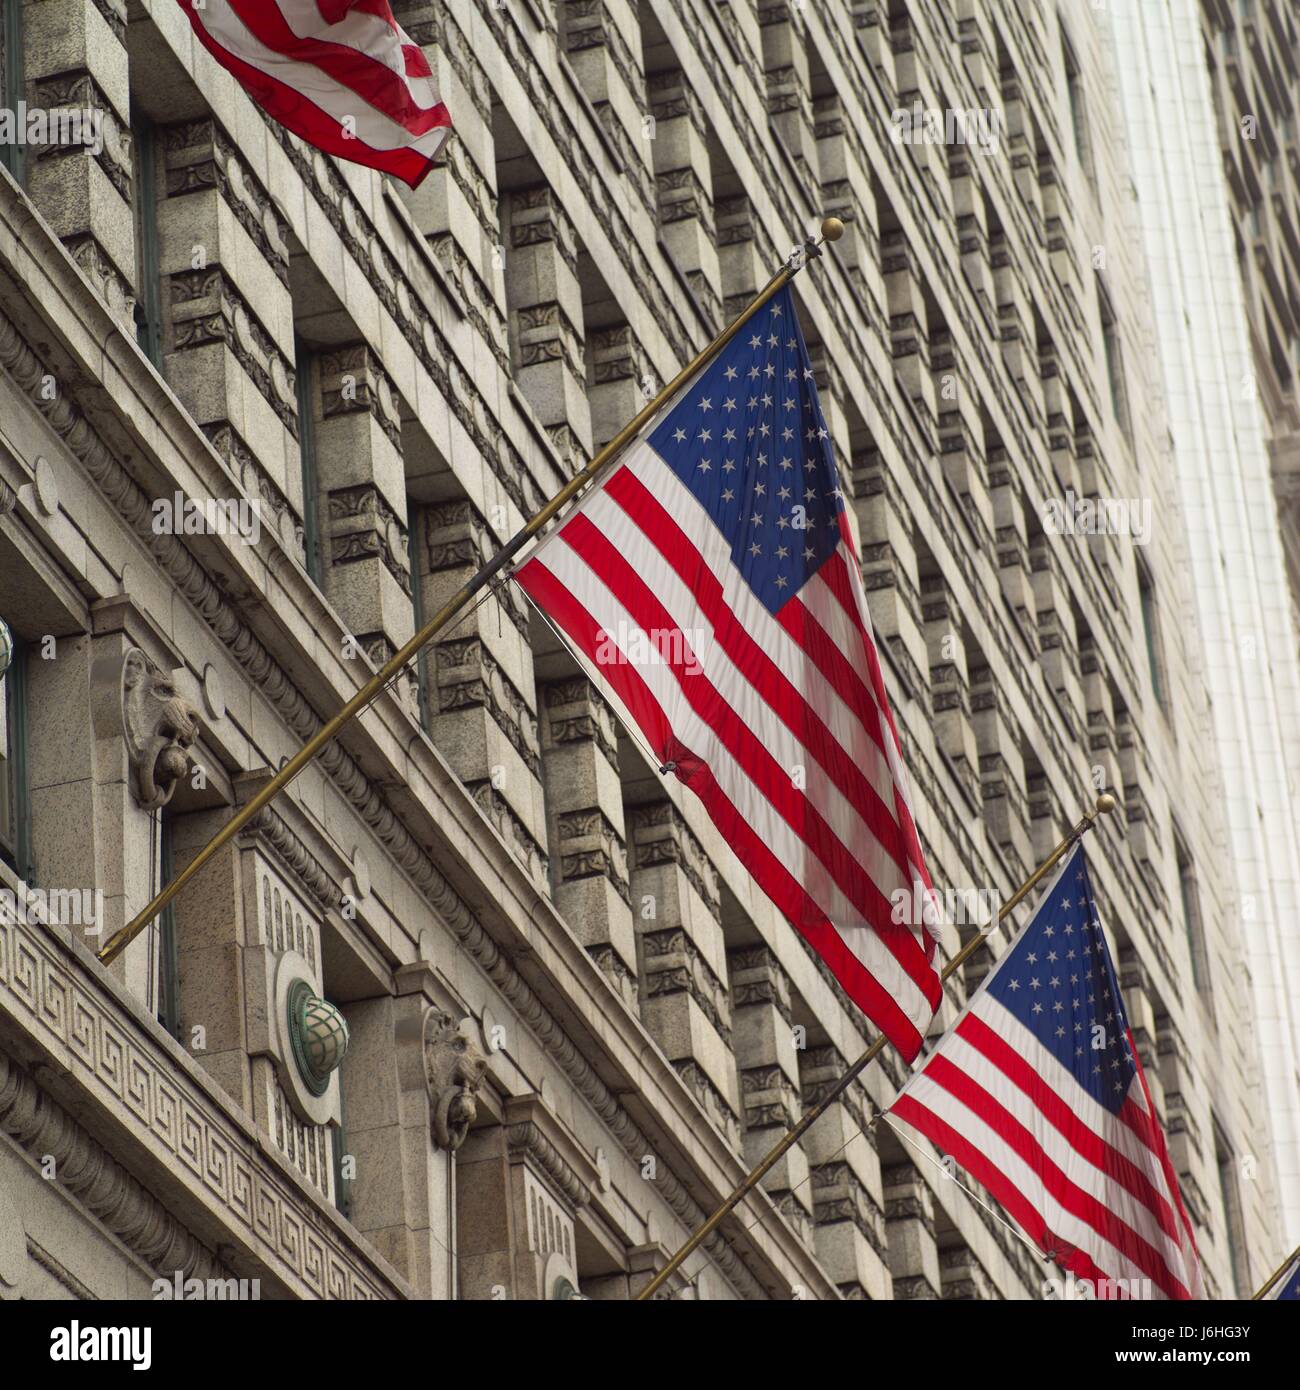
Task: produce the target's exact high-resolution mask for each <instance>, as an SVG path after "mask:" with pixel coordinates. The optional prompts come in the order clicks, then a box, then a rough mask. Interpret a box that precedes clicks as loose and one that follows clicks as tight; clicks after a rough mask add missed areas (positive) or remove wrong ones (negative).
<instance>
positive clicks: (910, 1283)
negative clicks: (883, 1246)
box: [882, 1163, 943, 1299]
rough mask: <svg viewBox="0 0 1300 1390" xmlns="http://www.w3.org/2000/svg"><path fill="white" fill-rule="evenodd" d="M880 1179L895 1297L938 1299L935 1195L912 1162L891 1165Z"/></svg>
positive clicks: (941, 1278) (939, 1287)
mask: <svg viewBox="0 0 1300 1390" xmlns="http://www.w3.org/2000/svg"><path fill="white" fill-rule="evenodd" d="M882 1178H883V1181H884V1188H885V1229H886V1232H887V1235H888V1239H889V1271H890V1274H891V1275H892V1276H893V1282H894V1297H895V1298H900V1299H903V1298H905V1299H937V1298H939V1297H940V1291H941V1289H942V1287H943V1276H942V1274H941V1272H940V1267H939V1250H938V1246H937V1245H936V1243H935V1233H934V1196H933V1194H932V1193H931V1191H930V1189H929V1187H928V1186H926V1184H925V1182H924V1180H923V1179H922V1178H921V1175H920V1174H919V1173H918V1172H917V1171H916V1169H915V1168H914V1167H913V1165H912V1164H911V1163H895V1164H891V1165H890V1166H889V1167H888V1168H886V1169H885V1170H884V1172H883V1174H882Z"/></svg>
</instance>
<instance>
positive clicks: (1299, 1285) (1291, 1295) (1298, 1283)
mask: <svg viewBox="0 0 1300 1390" xmlns="http://www.w3.org/2000/svg"><path fill="white" fill-rule="evenodd" d="M1268 1296H1269V1298H1270V1299H1278V1300H1279V1301H1281V1302H1283V1303H1300V1257H1297V1258H1296V1259H1294V1260H1292V1261H1291V1263H1290V1265H1288V1266H1287V1271H1286V1273H1285V1274H1284V1275H1283V1276H1282V1277H1281V1278H1280V1279H1279V1280H1278V1281H1277V1284H1276V1286H1275V1287H1274V1288H1273V1289H1272V1290H1270V1292H1269V1295H1268Z"/></svg>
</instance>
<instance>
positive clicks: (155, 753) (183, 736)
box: [121, 647, 200, 811]
mask: <svg viewBox="0 0 1300 1390" xmlns="http://www.w3.org/2000/svg"><path fill="white" fill-rule="evenodd" d="M121 690H122V730H123V734H124V735H125V738H126V746H127V751H128V752H129V754H130V758H131V769H132V771H133V773H134V786H135V794H136V797H137V799H138V800H139V802H140V804H141V806H143V807H144V808H145V809H146V810H149V811H152V810H155V809H156V808H158V807H160V806H165V805H166V804H167V803H168V802H169V801H170V800H171V796H172V792H174V791H175V790H176V783H177V782H179V781H180V779H181V778H182V777H184V776H185V774H186V773H187V772H188V771H189V766H190V751H189V750H190V749H191V748H192V747H193V746H194V740H195V739H196V738H198V736H199V728H200V724H199V711H198V710H197V709H195V708H194V706H193V705H192V704H190V702H189V701H188V700H186V699H183V698H182V697H181V696H180V695H178V694H177V693H176V685H175V682H174V681H173V680H172V678H171V676H169V675H168V674H167V673H166V672H165V671H163V670H162V669H161V668H160V667H159V666H158V665H157V664H156V663H155V662H153V661H151V660H150V658H149V657H148V656H146V655H145V653H144V652H142V651H141V650H140V648H139V647H132V648H130V650H128V651H127V653H126V656H125V658H124V659H123V661H122V687H121Z"/></svg>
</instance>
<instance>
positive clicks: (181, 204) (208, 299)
mask: <svg viewBox="0 0 1300 1390" xmlns="http://www.w3.org/2000/svg"><path fill="white" fill-rule="evenodd" d="M157 140H158V149H157V160H158V166H159V167H158V169H157V183H158V188H157V195H158V206H157V217H158V257H159V271H160V274H161V278H162V286H161V296H162V309H163V359H164V372H165V375H166V376H167V379H168V381H169V382H171V383H172V386H173V389H174V390H175V391H176V394H177V395H178V396H179V397H180V400H181V403H182V405H184V406H185V408H186V409H187V410H188V411H189V412H190V414H191V415H192V416H193V417H194V419H195V420H196V421H197V422H198V423H199V424H200V425H201V426H202V427H203V430H204V432H205V433H206V434H207V435H208V437H209V438H210V439H212V441H213V443H214V444H215V445H216V446H217V447H218V448H219V449H220V450H221V451H222V452H223V453H225V455H226V458H227V460H228V461H230V462H231V463H232V465H233V466H234V467H235V468H236V469H237V471H238V472H239V473H240V474H241V477H242V479H243V481H244V484H245V488H246V490H247V491H248V492H249V493H250V494H251V495H252V496H253V497H254V498H255V499H258V498H260V500H261V501H262V502H263V504H264V505H263V513H264V517H265V519H266V520H267V521H268V524H275V525H277V526H278V527H279V528H280V532H281V536H282V538H284V539H285V540H286V541H287V542H288V543H290V544H296V543H297V542H296V536H297V531H298V529H299V528H300V527H301V525H302V512H303V496H302V467H301V456H300V454H299V450H298V406H297V399H296V394H295V392H296V370H295V365H294V341H293V326H294V325H293V300H292V298H291V296H290V293H289V253H288V247H287V244H286V240H285V239H286V236H287V228H286V225H285V222H284V219H283V218H282V217H281V216H280V215H279V213H278V212H277V211H276V209H275V207H274V204H273V203H272V201H271V199H270V196H269V194H268V193H267V191H266V190H265V189H264V188H263V187H262V186H261V185H260V183H259V182H258V181H257V179H256V178H255V177H254V175H253V173H252V171H251V169H249V167H248V166H247V165H246V164H245V163H244V161H243V160H242V158H241V157H240V155H239V154H238V152H237V150H236V148H235V146H234V143H233V142H232V141H231V140H230V139H229V138H228V137H227V135H226V134H225V132H224V130H223V129H222V128H221V127H220V125H218V123H217V122H216V120H215V119H214V118H206V119H204V120H199V121H184V122H180V123H178V124H176V125H171V126H165V127H161V128H159V130H158V132H157ZM267 512H269V513H271V516H266V513H267Z"/></svg>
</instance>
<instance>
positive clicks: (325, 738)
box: [98, 217, 844, 965]
mask: <svg viewBox="0 0 1300 1390" xmlns="http://www.w3.org/2000/svg"><path fill="white" fill-rule="evenodd" d="M843 235H844V224H843V222H841V221H840V219H839V218H838V217H828V218H826V219H825V221H823V223H822V225H821V239H820V240H818V239H817V238H816V237H813V236H810V237H808V238H807V240H806V241H805V242H804V243H803V244H802V245H801V246H797V247H795V249H794V250H793V251H792V252H791V253H790V256H789V257H788V258H787V260H786V263H785V264H784V265H783V266H782V267H781V269H780V270H778V271H777V272H776V274H775V275H773V276H772V278H771V279H770V280H769V281H768V282H767V284H766V285H764V286H763V288H762V289H761V290H760V291H759V292H758V294H757V295H756V296H755V297H754V299H753V300H751V302H750V303H749V304H748V305H747V306H746V307H745V308H744V309H743V310H742V311H741V313H740V314H739V315H738V316H737V317H736V318H735V319H733V320H732V322H731V323H729V324H728V325H727V327H726V328H724V329H723V330H722V332H721V333H719V334H718V336H717V337H716V338H714V340H713V341H712V342H711V343H710V344H709V345H708V346H707V347H706V348H704V350H703V351H702V352H700V353H699V354H698V355H697V356H696V357H695V358H694V360H693V361H691V362H689V363H688V364H687V365H686V366H685V367H683V368H682V370H681V371H680V372H678V374H677V375H676V376H675V377H674V378H673V379H672V381H670V382H669V383H668V385H667V386H665V387H664V388H663V389H662V390H661V391H660V392H659V393H658V395H656V396H655V397H654V398H653V399H652V400H650V401H648V402H647V403H646V405H645V406H643V407H642V408H641V410H639V411H638V412H637V414H636V415H635V416H634V417H633V418H632V419H631V420H630V421H629V422H628V423H627V424H626V425H625V426H624V427H623V428H622V429H621V430H620V431H619V432H618V434H616V435H615V436H614V438H613V439H611V440H610V441H609V443H608V444H606V445H605V447H604V448H603V449H601V450H600V451H599V453H597V454H596V456H595V457H594V458H593V459H591V461H590V462H589V463H588V464H587V465H586V467H585V468H583V469H581V470H580V471H579V472H578V473H576V474H574V476H573V477H572V478H570V479H569V481H568V482H567V483H565V485H564V486H563V487H562V488H561V489H560V490H559V491H558V492H557V493H556V494H555V495H554V496H553V497H552V498H551V500H550V501H549V502H547V503H546V504H545V506H543V507H542V509H541V510H540V511H538V512H537V513H535V514H534V516H533V517H532V518H531V519H530V520H529V521H528V522H527V523H526V524H525V525H524V526H523V528H522V529H521V530H519V531H517V532H516V533H515V535H514V536H513V537H512V538H511V539H510V540H509V541H508V542H507V543H506V544H505V545H504V546H503V547H502V548H501V549H500V550H499V551H497V553H496V554H495V555H494V556H493V557H492V559H491V560H489V561H488V562H487V564H485V565H483V566H482V568H481V569H479V570H478V572H477V573H476V574H475V575H474V576H473V577H472V578H471V579H469V580H467V581H466V582H465V583H464V584H463V585H462V586H461V587H460V588H459V589H458V590H457V591H456V593H454V594H453V595H452V596H451V598H450V599H448V600H447V602H446V603H444V604H443V606H442V607H441V608H440V609H439V610H438V611H437V612H436V613H435V614H434V615H433V616H432V617H431V618H430V619H429V621H428V622H427V623H425V625H424V626H423V627H422V628H421V629H420V630H419V632H417V633H416V634H415V635H414V636H413V637H412V638H410V640H409V641H407V642H405V643H404V644H403V645H402V646H401V647H400V648H399V649H398V651H397V652H396V653H395V654H394V655H393V656H392V657H391V658H390V659H389V660H388V661H386V662H385V663H384V665H383V667H381V669H380V670H379V671H377V672H376V673H375V675H373V676H372V677H371V678H370V679H369V680H368V681H367V682H366V683H365V685H363V686H362V687H361V688H360V689H359V690H358V691H357V692H356V693H355V694H354V695H353V696H352V697H351V699H349V700H348V701H347V703H346V704H345V705H344V706H343V708H342V709H340V710H339V711H338V713H337V714H335V715H334V716H333V717H332V718H331V719H330V720H328V721H327V722H326V723H325V724H323V725H322V726H321V728H319V729H318V730H317V731H316V733H314V734H313V735H312V736H311V738H309V739H308V740H307V742H306V743H304V744H303V746H302V747H301V748H300V749H299V750H298V752H297V753H295V754H294V755H293V757H292V758H290V759H289V760H288V761H287V762H286V763H285V764H284V766H283V767H282V768H281V769H280V770H279V771H278V772H277V773H276V774H275V776H273V777H272V778H270V780H269V781H267V783H266V784H265V785H264V786H263V787H262V788H261V790H260V791H258V793H257V794H256V795H255V796H254V797H252V798H251V799H250V800H249V801H248V802H247V803H246V804H245V805H244V806H242V807H241V808H240V809H239V810H238V811H237V812H236V813H235V814H234V815H233V816H232V817H231V818H230V819H229V820H228V821H227V822H226V823H225V825H223V826H222V827H221V829H220V830H219V831H218V832H217V833H216V834H215V835H214V836H213V837H212V839H210V840H209V841H208V843H207V844H206V845H204V846H203V848H202V849H201V850H199V852H198V853H197V854H196V855H195V856H194V858H193V859H191V860H190V862H189V863H188V864H186V866H185V867H184V868H183V869H182V870H181V871H180V873H179V874H177V875H176V876H175V877H174V878H173V879H172V881H171V882H170V883H168V884H167V885H166V886H165V887H164V888H163V889H162V890H161V891H160V892H158V893H157V894H155V895H154V897H153V898H152V900H151V901H150V902H149V903H148V904H147V905H146V906H145V908H144V909H143V910H142V911H141V912H140V913H138V914H137V915H136V916H135V917H134V918H133V919H132V920H131V921H129V922H128V923H126V925H125V926H123V927H120V928H119V929H118V930H117V931H116V932H114V933H113V935H112V936H111V937H110V938H109V939H108V941H107V942H105V943H104V945H103V946H102V947H101V948H100V951H99V953H98V955H99V960H100V962H101V963H102V964H104V965H111V964H112V962H113V961H114V960H116V959H117V957H118V956H120V955H121V954H122V952H123V951H124V950H126V948H127V947H128V946H129V945H130V944H131V942H132V941H133V940H135V938H136V937H137V936H138V935H139V934H140V933H141V932H142V931H143V930H144V929H145V927H147V926H148V925H149V923H150V922H152V921H153V920H154V918H155V917H157V916H158V914H159V913H160V912H161V911H162V910H163V908H165V907H166V906H167V904H168V903H170V902H171V901H172V900H173V899H174V898H175V897H176V895H177V894H178V893H179V892H180V891H181V889H182V888H184V887H185V885H186V884H187V883H189V882H190V880H191V879H193V878H194V876H195V875H196V874H198V873H199V871H200V870H201V869H202V868H203V867H204V866H205V865H206V864H207V863H208V861H209V860H210V859H211V858H212V857H213V855H215V854H216V853H217V851H218V850H220V849H221V848H222V847H223V846H225V845H227V844H229V843H230V841H231V840H233V839H234V838H235V836H236V835H238V834H239V832H240V831H241V830H242V829H243V828H244V827H245V826H246V825H247V824H248V823H249V822H250V821H251V820H252V819H253V818H254V817H255V816H257V815H258V814H260V812H261V811H262V810H263V809H264V808H265V807H266V806H267V805H268V804H269V803H270V802H271V801H272V800H274V798H275V797H277V796H278V795H279V794H280V793H281V792H282V791H283V790H284V789H285V788H286V787H287V786H288V785H289V783H290V782H292V781H293V780H294V778H295V777H297V776H298V774H299V773H300V772H301V771H302V770H303V769H304V768H305V767H306V766H307V765H308V763H310V762H312V761H313V760H314V759H315V758H316V756H317V755H318V754H319V753H320V751H321V749H323V748H324V747H325V745H326V744H328V743H330V742H332V741H333V739H334V738H335V737H336V736H337V735H338V734H339V733H340V732H341V731H342V730H343V728H344V727H345V726H346V725H348V724H349V723H351V721H352V720H353V719H355V718H356V716H357V715H359V714H360V713H362V711H363V710H365V709H366V708H367V707H368V706H369V705H370V704H371V703H372V701H374V700H375V699H376V698H377V697H378V696H379V695H380V694H381V692H382V691H383V690H384V689H385V688H386V687H387V686H388V684H389V683H390V682H391V681H392V680H393V678H394V677H395V676H397V675H398V674H399V673H400V672H401V671H402V669H403V668H404V667H405V666H406V665H407V663H408V662H409V661H410V660H411V658H412V657H413V656H415V655H416V654H417V653H418V652H419V651H420V649H421V648H422V647H424V646H425V645H426V644H427V643H428V642H430V641H431V640H432V639H433V638H434V637H436V636H437V635H438V633H440V632H441V631H442V630H443V628H445V627H446V626H447V624H448V623H449V622H450V621H451V619H452V618H454V617H455V616H456V614H457V613H459V612H460V610H461V609H462V608H464V607H465V605H466V604H467V603H468V602H469V601H470V599H472V598H473V597H474V596H475V595H476V594H477V593H478V592H479V591H480V590H481V589H483V588H484V587H485V586H487V585H489V584H491V582H492V580H493V579H494V578H495V577H496V576H497V575H498V574H500V573H502V572H503V571H504V570H505V569H506V568H507V566H508V565H509V564H510V562H511V561H512V560H514V559H515V557H516V556H517V555H518V554H519V552H520V551H521V550H522V549H523V548H524V546H525V545H527V544H528V542H529V541H530V540H532V539H534V537H536V536H537V535H539V534H540V533H541V531H542V530H543V529H544V528H545V527H546V526H547V525H548V524H549V523H550V522H551V521H552V520H554V518H555V517H556V516H557V515H558V514H559V512H560V511H561V510H562V508H564V507H565V506H566V505H567V504H568V503H569V502H571V501H572V500H573V499H574V498H575V497H576V496H577V495H578V493H580V492H581V491H582V490H583V488H585V487H586V486H587V484H588V483H590V482H591V481H592V480H593V479H594V478H595V477H596V475H597V474H598V473H600V472H601V471H602V470H603V469H604V468H605V467H606V465H608V464H609V463H611V462H613V460H614V459H615V458H616V457H617V456H618V455H619V454H620V453H621V452H622V451H623V449H624V447H625V446H626V445H627V444H629V443H630V442H631V441H632V440H633V439H634V438H636V436H637V435H638V434H639V433H640V432H641V430H642V428H643V427H644V426H645V425H646V424H647V423H648V422H649V421H650V420H652V419H653V418H654V416H655V414H656V413H657V412H658V411H659V410H660V409H661V408H662V407H663V405H664V404H665V403H666V402H667V401H669V400H670V399H671V398H672V397H673V396H674V395H675V394H676V393H677V392H678V391H680V390H681V389H682V387H683V386H685V385H686V384H687V383H688V382H689V381H690V380H691V379H692V378H693V377H694V376H696V374H697V373H699V372H700V371H701V370H703V368H705V367H706V366H708V365H709V363H710V362H712V361H713V360H714V359H715V358H716V357H717V356H718V355H719V354H720V353H721V352H722V351H723V349H724V348H726V346H727V345H728V344H729V343H730V342H731V340H732V339H733V338H734V337H735V336H736V334H737V333H739V332H740V330H741V328H742V327H744V325H745V324H746V323H747V322H748V320H749V319H750V317H751V316H752V315H753V314H755V313H757V311H758V310H759V309H761V308H762V307H763V305H764V304H766V303H767V302H768V301H769V300H771V299H772V298H773V297H774V296H775V295H777V294H779V293H780V292H781V290H783V289H784V288H785V286H786V285H788V284H789V283H790V281H791V280H793V279H794V277H795V276H796V275H797V274H798V273H799V271H800V270H802V269H803V267H804V266H805V265H806V264H807V263H808V262H809V261H811V260H814V259H816V258H817V257H819V256H821V255H822V250H821V248H822V246H823V245H824V244H825V243H826V242H828V241H838V240H839V239H840V237H841V236H843Z"/></svg>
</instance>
